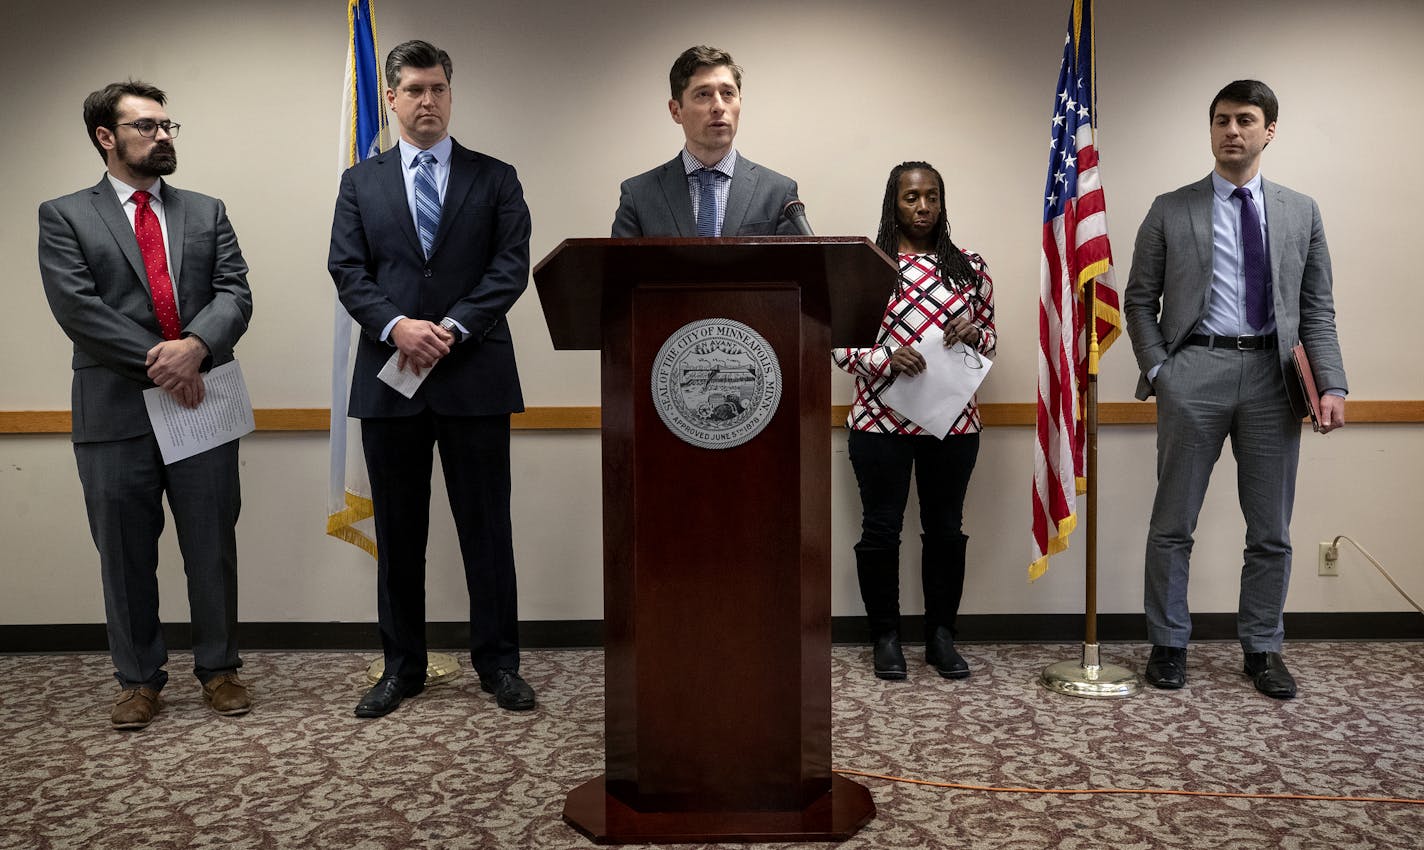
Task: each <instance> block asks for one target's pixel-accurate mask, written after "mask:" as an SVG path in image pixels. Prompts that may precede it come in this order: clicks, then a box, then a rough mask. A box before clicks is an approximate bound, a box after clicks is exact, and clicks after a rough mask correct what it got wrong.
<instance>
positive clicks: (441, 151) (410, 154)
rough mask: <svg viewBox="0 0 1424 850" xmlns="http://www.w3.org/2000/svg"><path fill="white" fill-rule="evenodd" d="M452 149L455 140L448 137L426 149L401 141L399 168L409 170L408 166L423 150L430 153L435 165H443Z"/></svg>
mask: <svg viewBox="0 0 1424 850" xmlns="http://www.w3.org/2000/svg"><path fill="white" fill-rule="evenodd" d="M454 147H455V140H454V139H452V138H450V137H449V136H446V137H445V138H443V139H441V140H440V141H438V142H436V143H435V144H433V145H431V146H430V147H428V148H418V147H416V146H415V145H412V144H411V143H410V142H407V141H406V140H405V139H401V140H400V158H401V166H402V167H404V168H410V164H411V163H412V162H415V157H416V155H417V154H419V153H420V152H421V151H423V150H424V151H430V153H431V155H432V156H434V157H435V164H436V165H444V164H446V163H448V162H449V161H450V150H451V149H452V148H454Z"/></svg>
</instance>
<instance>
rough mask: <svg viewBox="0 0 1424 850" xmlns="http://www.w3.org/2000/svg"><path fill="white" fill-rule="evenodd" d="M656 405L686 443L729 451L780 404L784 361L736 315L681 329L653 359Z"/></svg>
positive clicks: (751, 434) (755, 430) (756, 431)
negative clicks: (782, 362) (735, 317)
mask: <svg viewBox="0 0 1424 850" xmlns="http://www.w3.org/2000/svg"><path fill="white" fill-rule="evenodd" d="M652 390H653V406H654V407H656V408H657V410H658V416H660V417H662V420H663V424H664V425H666V426H667V427H668V430H669V431H672V432H673V433H674V434H676V435H677V436H678V438H679V439H681V440H683V441H684V442H687V443H691V444H692V445H694V446H699V447H701V448H704V449H730V448H732V447H733V446H740V445H741V444H742V443H745V442H747V441H748V440H750V439H752V438H753V437H755V436H756V435H757V434H760V433H761V431H762V429H763V428H765V427H766V425H767V423H768V422H770V421H771V417H772V416H773V415H774V414H775V413H776V408H777V405H779V404H780V403H781V364H780V363H779V362H778V361H777V359H776V352H775V351H773V350H772V348H771V344H770V343H768V342H767V341H766V339H765V338H763V337H762V335H761V334H759V333H757V332H756V331H754V330H752V329H751V328H750V327H747V326H746V325H744V324H742V323H741V322H735V321H732V320H731V319H702V320H701V321H697V322H692V323H691V324H687V325H683V326H682V327H680V328H678V329H677V330H676V331H675V332H674V333H673V334H672V336H669V337H668V338H667V341H666V342H664V343H663V347H662V348H661V349H659V350H658V356H657V359H656V360H654V361H653V376H652Z"/></svg>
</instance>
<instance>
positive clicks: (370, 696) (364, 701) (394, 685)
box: [356, 676, 425, 717]
mask: <svg viewBox="0 0 1424 850" xmlns="http://www.w3.org/2000/svg"><path fill="white" fill-rule="evenodd" d="M423 690H425V682H423V681H422V682H402V681H401V680H400V679H397V678H396V677H395V676H382V677H381V680H380V681H379V682H377V683H376V684H375V686H374V687H372V688H371V689H370V690H369V691H367V692H366V695H365V696H363V697H361V701H360V702H358V703H356V716H357V717H385V716H386V715H387V714H390V713H391V712H392V711H395V710H396V707H397V706H399V705H400V704H401V700H403V699H405V698H406V697H413V696H415V695H416V694H418V693H420V692H421V691H423Z"/></svg>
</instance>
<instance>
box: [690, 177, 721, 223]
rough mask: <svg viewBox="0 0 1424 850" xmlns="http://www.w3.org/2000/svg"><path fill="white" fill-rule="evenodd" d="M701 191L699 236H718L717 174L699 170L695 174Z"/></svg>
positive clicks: (699, 198) (698, 218)
mask: <svg viewBox="0 0 1424 850" xmlns="http://www.w3.org/2000/svg"><path fill="white" fill-rule="evenodd" d="M695 173H696V174H697V182H698V183H699V184H701V191H699V192H698V195H697V235H698V236H716V235H717V195H716V192H717V189H716V186H717V172H715V171H713V170H712V169H710V168H699V169H697V171H696V172H695Z"/></svg>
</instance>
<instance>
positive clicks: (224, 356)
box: [39, 177, 252, 443]
mask: <svg viewBox="0 0 1424 850" xmlns="http://www.w3.org/2000/svg"><path fill="white" fill-rule="evenodd" d="M160 198H161V199H162V202H163V213H164V218H165V220H166V222H167V225H168V240H169V242H170V243H171V244H169V246H168V253H169V256H170V257H171V267H170V268H169V275H170V276H171V277H172V279H173V285H174V288H175V289H176V290H177V295H178V309H179V311H180V318H181V319H182V322H183V333H184V334H185V335H186V334H193V335H195V336H197V337H199V338H201V339H202V340H203V342H204V343H206V344H207V346H208V350H209V351H210V352H211V358H210V359H209V361H208V362H205V363H204V364H203V368H204V369H208V368H211V367H212V366H215V365H221V364H223V363H226V362H228V361H229V360H232V357H233V354H232V350H233V346H235V345H236V344H237V340H238V338H239V337H241V336H242V334H243V332H244V331H246V330H247V322H248V320H249V319H250V318H251V316H252V292H251V291H250V290H249V289H248V286H247V263H246V262H244V261H243V259H242V251H241V249H239V248H238V245H237V236H236V234H234V233H233V230H232V225H231V224H230V223H229V222H228V219H227V211H226V209H225V208H224V207H223V203H222V201H219V200H218V199H216V198H210V197H208V196H207V195H200V194H198V193H196V192H185V191H183V190H181V189H175V188H173V187H172V186H170V185H168V182H167V181H164V183H163V191H162V192H161V194H160ZM39 216H40V241H39V254H40V278H41V280H42V281H43V282H44V290H45V296H46V297H47V298H48V299H49V306H50V310H51V311H53V312H54V317H55V319H57V320H58V321H59V326H60V327H61V328H62V329H63V330H64V333H65V334H66V335H67V336H68V337H69V338H70V339H71V340H73V341H74V359H73V367H74V383H73V388H72V398H71V405H72V410H73V431H72V434H73V440H74V442H76V443H88V442H98V441H103V440H124V439H128V438H130V437H137V436H141V435H143V434H146V433H149V432H150V431H151V430H152V428H151V427H150V425H149V422H148V413H147V411H146V410H145V408H144V405H143V397H142V395H141V393H142V392H143V391H144V390H145V389H148V388H149V387H152V386H153V382H152V381H150V380H149V379H148V369H147V367H146V366H145V365H144V359H145V357H146V355H147V354H148V350H149V349H150V348H152V347H153V346H155V345H157V344H158V343H160V342H162V341H163V335H162V333H161V332H160V331H159V329H158V318H157V316H155V315H154V312H153V298H152V296H151V295H150V294H149V289H148V274H147V272H145V271H144V267H143V256H142V255H141V254H140V253H139V249H138V239H137V238H136V237H135V236H134V231H133V226H132V225H130V224H129V221H128V216H127V215H125V213H124V210H123V208H122V207H120V206H119V200H118V197H117V196H116V195H115V194H114V190H113V187H112V186H111V185H110V184H109V180H108V178H107V177H105V178H103V179H101V180H100V181H99V182H98V184H96V185H95V186H93V187H91V188H89V189H84V190H82V191H79V192H75V193H74V194H72V195H66V196H64V197H62V198H56V199H54V200H52V201H46V202H45V203H43V204H41V205H40V212H39Z"/></svg>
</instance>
